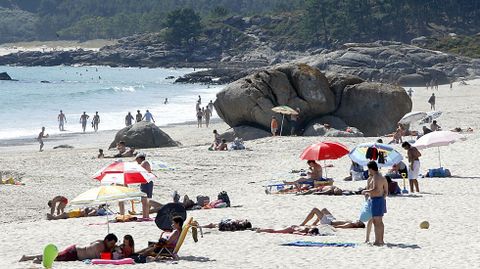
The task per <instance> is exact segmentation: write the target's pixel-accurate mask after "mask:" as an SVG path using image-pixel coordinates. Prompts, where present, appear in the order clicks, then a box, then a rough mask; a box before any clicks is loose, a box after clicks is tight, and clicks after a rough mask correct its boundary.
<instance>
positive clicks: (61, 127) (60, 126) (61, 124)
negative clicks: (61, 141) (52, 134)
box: [57, 110, 67, 131]
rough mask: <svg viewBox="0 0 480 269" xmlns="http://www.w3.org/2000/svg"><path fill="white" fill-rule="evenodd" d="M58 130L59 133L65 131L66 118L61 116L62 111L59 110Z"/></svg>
mask: <svg viewBox="0 0 480 269" xmlns="http://www.w3.org/2000/svg"><path fill="white" fill-rule="evenodd" d="M57 118H58V129H59V130H60V131H65V128H64V126H65V123H66V122H67V117H66V116H65V114H63V111H61V110H60V114H58V117H57Z"/></svg>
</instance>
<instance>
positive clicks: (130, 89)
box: [69, 85, 143, 97]
mask: <svg viewBox="0 0 480 269" xmlns="http://www.w3.org/2000/svg"><path fill="white" fill-rule="evenodd" d="M137 88H143V85H141V86H121V87H117V86H113V87H108V88H101V89H93V90H87V91H82V92H74V93H70V94H69V95H70V96H73V97H75V96H85V95H94V94H108V93H133V92H136V91H137Z"/></svg>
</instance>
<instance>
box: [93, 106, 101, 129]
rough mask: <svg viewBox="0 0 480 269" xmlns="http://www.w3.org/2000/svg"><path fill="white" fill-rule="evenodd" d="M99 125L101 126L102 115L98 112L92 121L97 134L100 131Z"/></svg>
mask: <svg viewBox="0 0 480 269" xmlns="http://www.w3.org/2000/svg"><path fill="white" fill-rule="evenodd" d="M98 124H100V115H98V111H96V112H95V116H93V120H92V125H93V130H94V131H95V132H97V131H98Z"/></svg>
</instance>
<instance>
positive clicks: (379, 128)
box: [335, 82, 412, 136]
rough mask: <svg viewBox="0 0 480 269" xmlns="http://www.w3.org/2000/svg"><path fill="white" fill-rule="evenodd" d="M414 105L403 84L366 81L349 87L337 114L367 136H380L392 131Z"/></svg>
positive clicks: (344, 92) (345, 90)
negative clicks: (399, 85) (395, 84)
mask: <svg viewBox="0 0 480 269" xmlns="http://www.w3.org/2000/svg"><path fill="white" fill-rule="evenodd" d="M411 109H412V101H411V100H410V98H409V97H408V95H407V94H406V93H405V90H404V89H403V88H401V87H398V86H392V85H388V84H382V83H372V82H362V83H360V84H355V85H349V86H346V87H345V89H344V90H343V94H342V101H341V103H340V107H339V108H338V110H337V111H336V112H335V116H337V117H339V118H341V119H343V120H344V121H345V122H346V123H347V124H348V125H350V126H354V127H357V128H359V129H360V130H361V131H362V132H363V133H364V134H365V135H366V136H379V135H383V134H386V133H389V132H392V131H393V130H394V129H395V126H396V124H397V122H398V120H400V118H401V117H402V116H403V115H405V114H406V113H408V112H410V110H411Z"/></svg>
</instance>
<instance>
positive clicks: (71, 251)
mask: <svg viewBox="0 0 480 269" xmlns="http://www.w3.org/2000/svg"><path fill="white" fill-rule="evenodd" d="M117 241H118V238H117V236H116V235H114V234H108V235H107V236H105V238H104V239H103V240H97V241H95V242H93V243H91V244H90V245H88V246H86V247H77V246H76V245H72V246H69V247H67V248H66V249H64V250H63V251H60V252H59V253H58V256H57V258H55V261H58V262H69V261H83V260H91V259H98V258H100V253H102V252H111V251H112V249H113V248H114V247H115V245H116V244H117ZM42 258H43V255H33V256H27V255H23V256H22V258H20V260H19V262H24V261H33V262H34V263H41V262H42Z"/></svg>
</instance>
